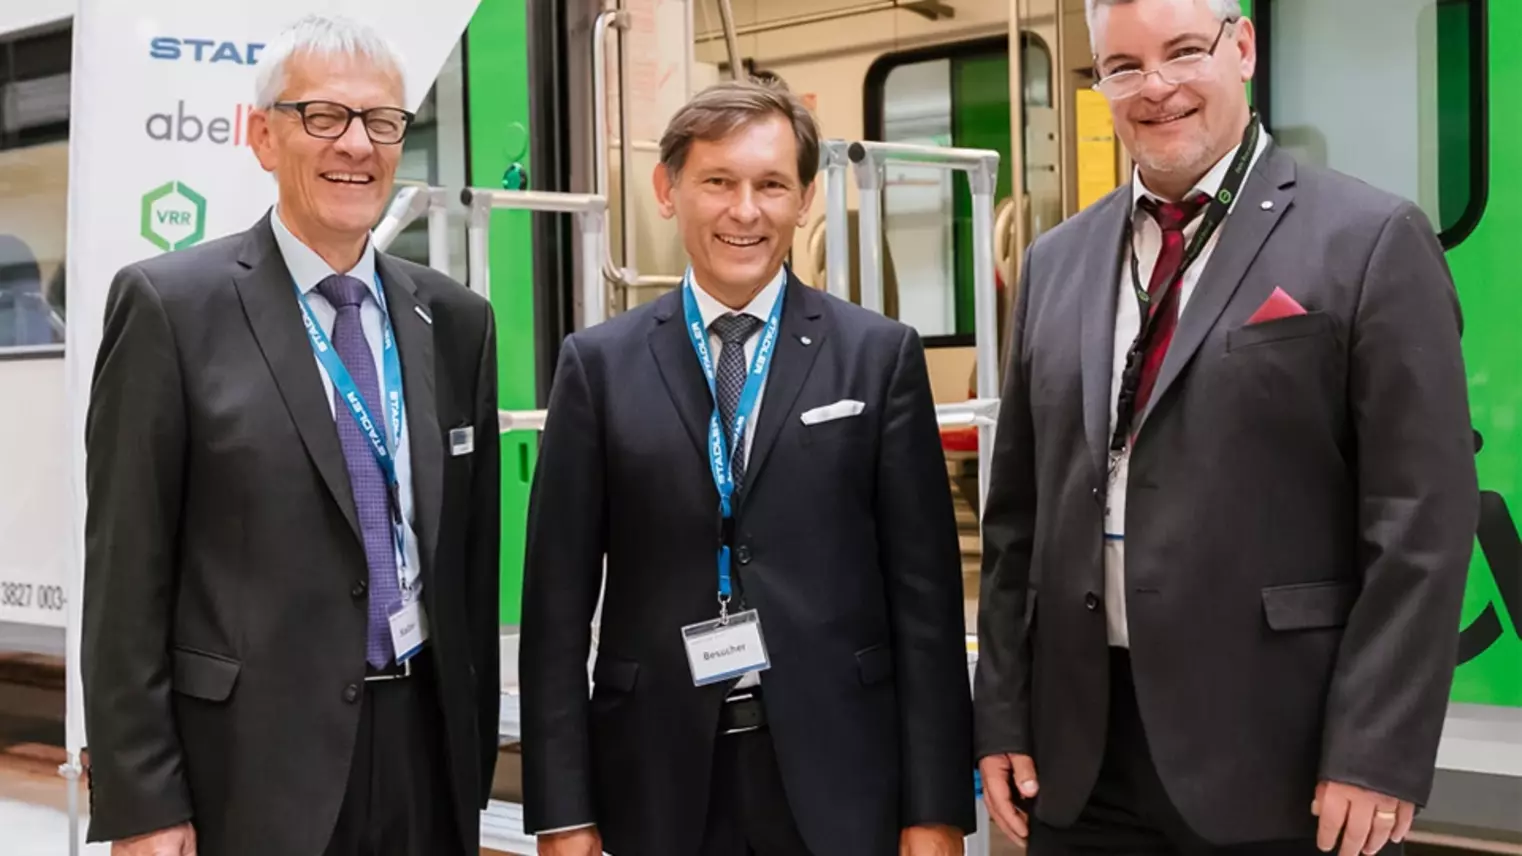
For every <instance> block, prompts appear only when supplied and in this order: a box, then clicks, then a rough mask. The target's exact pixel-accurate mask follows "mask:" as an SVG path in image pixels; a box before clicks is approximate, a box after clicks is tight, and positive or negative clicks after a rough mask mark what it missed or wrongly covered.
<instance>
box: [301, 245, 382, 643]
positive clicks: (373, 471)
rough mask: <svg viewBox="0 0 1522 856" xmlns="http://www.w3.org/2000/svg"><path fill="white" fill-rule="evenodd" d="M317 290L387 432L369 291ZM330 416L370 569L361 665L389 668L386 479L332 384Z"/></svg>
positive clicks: (341, 285)
mask: <svg viewBox="0 0 1522 856" xmlns="http://www.w3.org/2000/svg"><path fill="white" fill-rule="evenodd" d="M317 290H318V291H319V292H320V293H321V294H322V296H323V297H325V298H327V301H328V302H329V303H331V304H333V307H334V308H335V309H337V310H338V319H337V320H336V321H334V322H333V335H332V336H331V337H330V338H331V340H332V342H333V349H334V350H336V351H337V352H338V358H339V359H340V360H342V361H343V364H344V368H346V369H348V370H349V376H350V377H352V378H353V379H354V385H355V386H356V387H357V388H358V390H359V394H360V396H361V397H362V398H364V400H365V406H366V407H367V408H369V410H370V413H371V414H372V415H373V416H374V417H375V418H376V419H377V420H381V421H380V422H379V423H378V427H380V430H381V431H384V432H387V434H386V438H387V440H388V441H389V440H390V433H389V429H388V428H386V427H385V424H384V418H385V417H384V413H383V408H379V407H377V406H376V405H378V404H380V403H381V402H382V399H381V394H380V381H379V379H378V378H377V377H376V370H375V355H374V353H373V352H371V350H370V345H369V343H368V342H367V341H366V339H365V328H364V325H363V324H362V323H361V322H360V314H359V307H360V304H362V303H363V302H364V300H365V294H366V293H367V292H368V291H369V289H368V288H367V287H366V286H365V284H364V283H363V282H361V281H359V280H357V279H355V278H354V277H351V276H339V275H334V276H330V277H328V278H327V279H324V280H323V281H322V282H320V283H318V285H317ZM333 415H334V417H335V420H336V421H337V423H338V440H339V442H340V443H341V444H342V446H343V452H344V463H345V464H347V465H348V468H349V487H350V489H351V490H353V491H354V505H355V507H356V508H357V509H358V511H359V529H360V532H361V534H362V535H363V536H364V543H365V561H366V564H368V565H369V566H370V583H369V586H370V627H369V633H368V637H367V638H368V642H367V644H366V646H365V659H366V660H368V661H369V663H370V665H372V666H374V667H375V668H377V669H381V668H385V667H386V666H387V665H389V664H390V663H391V659H392V657H393V651H392V650H391V647H392V646H391V622H390V620H389V618H388V616H389V615H390V614H391V613H392V612H394V611H395V610H396V609H397V608H398V607H400V606H401V602H402V598H401V587H400V586H399V585H398V584H397V579H396V541H395V537H394V535H393V530H392V528H391V503H390V500H389V499H388V494H389V491H388V490H387V487H386V474H385V472H384V471H383V470H382V469H381V466H380V462H379V461H377V460H376V459H375V452H374V451H373V450H372V449H371V448H370V440H369V438H367V437H366V436H365V434H364V432H363V431H361V430H360V428H359V425H358V424H357V423H356V422H355V421H354V417H353V415H352V414H351V413H350V411H349V407H348V405H347V404H346V403H345V402H344V401H343V398H342V396H341V395H340V393H339V390H338V386H337V384H334V387H333Z"/></svg>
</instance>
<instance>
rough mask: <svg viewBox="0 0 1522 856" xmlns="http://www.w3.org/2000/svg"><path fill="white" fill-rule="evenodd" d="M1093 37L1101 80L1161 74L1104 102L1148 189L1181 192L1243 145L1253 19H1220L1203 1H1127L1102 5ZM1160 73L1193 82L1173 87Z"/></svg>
mask: <svg viewBox="0 0 1522 856" xmlns="http://www.w3.org/2000/svg"><path fill="white" fill-rule="evenodd" d="M1218 37H1219V41H1217V38H1218ZM1093 38H1094V48H1095V56H1096V57H1097V61H1096V64H1095V65H1096V69H1097V71H1098V73H1099V76H1100V78H1101V79H1103V78H1107V77H1109V76H1111V75H1114V74H1117V73H1119V72H1125V71H1142V72H1150V71H1156V70H1158V69H1160V68H1161V70H1162V73H1161V74H1149V75H1147V77H1146V79H1145V81H1144V82H1143V83H1142V85H1141V88H1140V90H1139V91H1137V92H1135V94H1131V95H1130V96H1129V97H1124V98H1114V97H1111V100H1110V111H1111V114H1112V115H1113V116H1114V119H1115V127H1116V130H1117V132H1118V133H1119V134H1120V138H1121V141H1122V142H1123V143H1124V144H1125V146H1126V151H1127V152H1129V153H1130V155H1131V158H1132V159H1133V160H1135V161H1136V164H1137V166H1138V168H1139V169H1140V170H1141V172H1142V177H1143V179H1144V180H1146V181H1147V182H1148V184H1149V186H1150V185H1152V184H1153V182H1154V181H1157V182H1159V183H1161V184H1163V185H1165V186H1167V185H1176V184H1179V183H1182V184H1183V186H1184V189H1187V188H1188V187H1189V186H1190V185H1192V183H1193V182H1194V181H1195V180H1197V179H1198V178H1199V177H1200V176H1202V175H1204V174H1205V173H1206V172H1208V171H1209V170H1210V168H1211V166H1213V165H1214V164H1215V163H1216V162H1217V161H1219V160H1220V159H1221V158H1222V157H1224V156H1225V154H1226V153H1227V152H1228V151H1230V150H1231V147H1232V146H1234V145H1236V144H1237V143H1239V142H1241V139H1242V130H1243V128H1245V127H1246V126H1247V120H1248V115H1249V113H1248V106H1247V95H1246V92H1245V89H1244V87H1243V85H1242V84H1243V82H1244V81H1246V80H1248V79H1250V78H1251V77H1252V73H1253V68H1254V66H1255V64H1256V61H1257V51H1256V47H1255V44H1254V35H1253V27H1252V22H1251V21H1249V20H1247V19H1245V18H1243V19H1239V20H1237V21H1236V22H1233V23H1226V22H1222V21H1221V20H1219V19H1217V18H1216V17H1215V14H1214V13H1212V12H1211V10H1210V5H1209V3H1208V2H1207V0H1132V1H1131V2H1122V3H1118V4H1115V5H1107V6H1103V7H1101V8H1100V9H1099V10H1098V11H1097V13H1096V15H1095V19H1094V29H1093ZM1212 45H1214V48H1215V49H1214V52H1213V53H1212V50H1211V48H1212ZM1170 61H1172V65H1171V66H1169V67H1167V68H1163V64H1164V63H1169V62H1170ZM1165 75H1170V76H1172V78H1173V79H1174V80H1179V79H1180V78H1181V77H1189V78H1191V79H1189V80H1187V81H1186V82H1181V83H1176V84H1175V83H1170V82H1169V81H1167V80H1165V79H1164V76H1165ZM1153 189H1154V190H1155V191H1158V192H1162V191H1163V188H1159V187H1153Z"/></svg>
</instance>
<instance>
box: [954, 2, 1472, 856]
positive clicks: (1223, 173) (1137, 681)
mask: <svg viewBox="0 0 1522 856" xmlns="http://www.w3.org/2000/svg"><path fill="white" fill-rule="evenodd" d="M1087 12H1088V16H1089V26H1090V34H1091V38H1092V40H1093V48H1094V54H1095V69H1096V72H1097V76H1098V78H1099V82H1098V83H1097V84H1096V85H1095V86H1096V88H1097V89H1098V90H1099V91H1100V92H1102V93H1103V94H1104V95H1105V96H1106V98H1108V99H1109V101H1110V104H1111V110H1112V113H1113V116H1114V120H1115V126H1116V129H1117V131H1118V133H1119V134H1120V137H1121V139H1122V141H1123V142H1124V144H1125V146H1126V149H1127V151H1128V152H1129V153H1130V155H1131V157H1132V158H1133V160H1134V161H1135V162H1136V165H1137V168H1136V171H1135V175H1134V178H1133V180H1132V181H1131V182H1129V183H1128V184H1127V185H1126V186H1124V187H1121V188H1120V189H1118V190H1116V191H1115V192H1114V193H1112V194H1110V195H1109V196H1108V197H1106V198H1104V199H1102V200H1100V201H1099V202H1097V203H1096V204H1094V205H1093V206H1091V207H1090V208H1089V209H1087V210H1086V211H1084V212H1083V213H1081V214H1079V215H1078V216H1076V217H1074V218H1073V219H1072V220H1070V221H1068V222H1067V223H1065V224H1064V225H1062V226H1061V227H1059V228H1057V229H1055V230H1053V231H1051V232H1049V233H1048V234H1046V235H1044V236H1042V238H1041V239H1040V240H1038V241H1036V242H1035V244H1034V245H1033V246H1032V247H1031V248H1030V249H1029V250H1028V251H1027V253H1026V257H1025V260H1024V265H1023V268H1022V275H1021V284H1020V290H1019V296H1018V303H1017V308H1016V310H1015V315H1014V319H1013V325H1012V330H1013V340H1012V346H1011V351H1010V362H1009V367H1008V371H1007V374H1006V378H1005V386H1004V391H1003V395H1002V400H1003V403H1002V410H1001V412H1000V416H999V428H998V439H997V442H996V446H995V449H994V461H993V473H994V476H993V481H992V484H991V486H990V492H989V497H988V505H987V512H986V520H985V545H984V578H983V591H982V600H981V615H980V618H979V636H980V646H979V647H980V652H981V660H980V662H979V665H978V672H977V679H976V686H975V690H974V697H975V709H976V742H977V747H976V748H977V755H978V757H979V758H980V759H981V761H980V768H981V770H982V773H983V777H984V781H985V785H986V789H987V791H986V793H987V801H988V804H989V808H990V811H991V814H992V816H993V817H994V819H995V820H996V821H997V822H998V823H999V824H1000V826H1002V827H1003V828H1004V830H1005V831H1006V832H1007V833H1009V834H1010V835H1011V836H1014V837H1019V838H1025V837H1027V836H1028V837H1029V844H1030V852H1031V853H1033V854H1034V856H1047V854H1066V853H1077V852H1080V851H1081V852H1084V853H1126V854H1137V853H1149V854H1150V853H1175V852H1186V853H1218V852H1219V853H1263V854H1278V853H1285V854H1299V853H1313V852H1316V851H1317V850H1318V849H1320V850H1323V851H1330V850H1331V849H1332V848H1333V847H1336V846H1338V844H1339V841H1340V849H1341V853H1342V854H1343V856H1353V854H1356V853H1359V852H1363V853H1376V852H1381V850H1382V848H1384V850H1383V852H1395V851H1396V850H1398V848H1399V842H1400V841H1401V839H1402V838H1403V837H1404V836H1405V835H1406V833H1407V831H1408V830H1409V828H1410V826H1411V821H1412V816H1413V814H1414V812H1415V808H1416V806H1419V805H1421V804H1422V803H1423V801H1424V800H1425V799H1427V797H1428V795H1429V792H1430V790H1431V787H1432V778H1433V768H1434V764H1435V759H1436V753H1437V747H1438V738H1439V735H1440V733H1441V730H1442V726H1443V718H1444V713H1445V710H1446V707H1447V697H1448V689H1449V684H1450V682H1451V680H1452V676H1453V670H1454V664H1455V646H1456V644H1457V632H1456V628H1457V626H1458V622H1459V617H1460V607H1461V603H1462V596H1463V591H1464V582H1465V574H1466V569H1467V567H1468V564H1469V557H1470V550H1471V542H1472V540H1473V537H1474V531H1475V517H1476V510H1477V488H1476V483H1475V470H1474V462H1473V446H1472V439H1471V433H1470V424H1469V412H1468V405H1467V400H1466V389H1465V375H1464V365H1463V360H1462V356H1461V353H1460V347H1459V335H1460V326H1461V322H1460V318H1459V312H1458V304H1457V299H1456V295H1455V292H1454V287H1453V283H1452V281H1451V279H1450V277H1449V274H1448V270H1447V268H1446V267H1445V264H1444V259H1443V254H1442V249H1441V247H1440V246H1439V244H1438V241H1437V240H1436V237H1435V236H1434V234H1433V231H1432V228H1431V227H1430V225H1429V224H1428V221H1427V219H1426V218H1425V217H1424V216H1423V214H1422V212H1421V210H1420V209H1418V208H1417V207H1416V206H1415V205H1413V204H1411V203H1410V202H1407V201H1405V200H1403V199H1399V198H1396V197H1394V196H1391V195H1389V194H1387V193H1383V192H1380V191H1378V190H1375V189H1373V188H1371V187H1369V186H1368V185H1366V184H1363V183H1361V182H1357V181H1354V180H1352V179H1350V178H1348V177H1346V176H1343V175H1339V174H1336V173H1333V172H1331V171H1328V170H1325V169H1320V168H1315V167H1310V166H1306V165H1304V164H1299V163H1296V161H1295V160H1294V159H1293V158H1292V157H1291V156H1290V155H1289V154H1288V153H1286V152H1284V151H1282V150H1280V149H1279V148H1277V147H1276V146H1275V145H1274V143H1273V142H1272V140H1271V139H1270V138H1269V136H1268V134H1267V133H1266V131H1265V130H1264V129H1263V128H1262V126H1261V124H1260V122H1259V120H1258V118H1257V116H1255V115H1254V114H1253V112H1252V110H1251V109H1250V108H1249V105H1248V102H1247V99H1246V95H1245V93H1244V87H1243V83H1244V81H1246V80H1248V79H1250V78H1251V76H1252V73H1253V69H1254V65H1255V63H1256V59H1257V56H1256V47H1255V44H1254V31H1253V25H1252V23H1251V22H1250V21H1248V20H1247V19H1246V18H1244V17H1243V16H1242V10H1241V8H1240V4H1239V3H1238V2H1236V0H1089V3H1088V8H1087ZM1032 815H1034V816H1032Z"/></svg>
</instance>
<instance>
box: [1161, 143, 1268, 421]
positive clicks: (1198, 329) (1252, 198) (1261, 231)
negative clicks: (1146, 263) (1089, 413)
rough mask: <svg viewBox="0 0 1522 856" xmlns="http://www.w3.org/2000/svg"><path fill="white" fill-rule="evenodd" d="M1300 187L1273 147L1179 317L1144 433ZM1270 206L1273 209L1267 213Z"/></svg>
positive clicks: (1226, 224) (1250, 179) (1253, 175)
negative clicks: (1154, 413) (1295, 187)
mask: <svg viewBox="0 0 1522 856" xmlns="http://www.w3.org/2000/svg"><path fill="white" fill-rule="evenodd" d="M1294 184H1295V160H1294V158H1292V157H1290V155H1289V154H1288V153H1286V152H1284V151H1283V150H1281V149H1279V148H1278V147H1277V146H1274V145H1272V144H1270V146H1269V147H1268V148H1266V149H1264V150H1263V153H1262V154H1261V155H1260V156H1259V158H1258V166H1257V168H1256V169H1254V170H1253V171H1252V172H1251V173H1249V174H1248V177H1247V186H1246V187H1245V188H1244V189H1243V191H1242V193H1241V195H1240V196H1238V197H1237V202H1236V205H1235V206H1233V208H1232V210H1231V214H1230V215H1229V216H1227V218H1226V222H1224V223H1222V224H1221V233H1220V236H1219V237H1218V238H1216V247H1215V249H1214V250H1213V251H1212V252H1211V254H1210V260H1209V262H1208V263H1207V264H1206V266H1205V269H1204V270H1202V271H1200V278H1199V283H1198V285H1196V286H1195V289H1194V293H1193V294H1192V295H1191V296H1190V298H1189V302H1188V303H1187V304H1185V306H1184V313H1183V315H1181V316H1180V317H1179V323H1178V328H1177V330H1176V331H1175V332H1174V335H1173V341H1172V342H1170V343H1169V344H1168V353H1167V354H1166V355H1165V356H1164V357H1163V364H1162V366H1161V367H1160V368H1159V369H1158V372H1157V385H1156V387H1155V388H1154V389H1153V391H1152V397H1151V399H1149V400H1148V402H1147V407H1146V409H1145V410H1144V411H1143V412H1142V413H1141V417H1140V421H1139V422H1138V423H1137V424H1138V429H1139V428H1140V426H1141V425H1142V424H1144V423H1145V422H1146V419H1147V415H1148V414H1150V413H1151V412H1152V410H1153V408H1155V407H1156V406H1157V402H1159V401H1161V400H1162V398H1163V396H1164V395H1166V394H1167V393H1168V388H1169V387H1170V386H1172V385H1173V383H1174V382H1175V381H1177V380H1178V378H1179V375H1180V374H1181V373H1182V372H1183V370H1184V366H1185V365H1187V364H1188V362H1189V360H1190V359H1191V358H1192V357H1193V356H1194V352H1195V351H1197V350H1199V347H1200V344H1201V343H1203V342H1204V341H1205V337H1206V336H1208V335H1209V334H1210V331H1211V329H1213V328H1214V327H1215V324H1216V321H1217V320H1218V319H1220V317H1221V312H1222V311H1223V310H1225V308H1226V304H1227V303H1229V302H1231V298H1232V295H1234V294H1236V292H1237V287H1238V286H1239V285H1241V284H1242V277H1243V276H1245V275H1246V274H1247V268H1248V266H1249V265H1251V264H1252V261H1253V259H1254V258H1256V257H1257V255H1258V251H1259V250H1260V249H1262V248H1263V242H1264V241H1266V240H1268V235H1269V233H1270V232H1272V231H1273V230H1274V226H1276V225H1278V223H1279V218H1280V217H1282V216H1284V212H1285V211H1286V210H1287V209H1288V208H1289V207H1290V203H1291V202H1292V201H1293V200H1294V193H1293V191H1292V190H1291V188H1292V187H1293V186H1294ZM1264 202H1268V203H1271V204H1270V206H1269V207H1268V208H1264V207H1263V203H1264Z"/></svg>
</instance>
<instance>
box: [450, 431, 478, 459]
mask: <svg viewBox="0 0 1522 856" xmlns="http://www.w3.org/2000/svg"><path fill="white" fill-rule="evenodd" d="M475 450H476V427H475V426H474V425H466V426H465V427H464V428H452V429H450V431H449V454H451V455H453V456H455V457H459V456H460V455H468V454H470V453H471V452H474V451H475Z"/></svg>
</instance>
